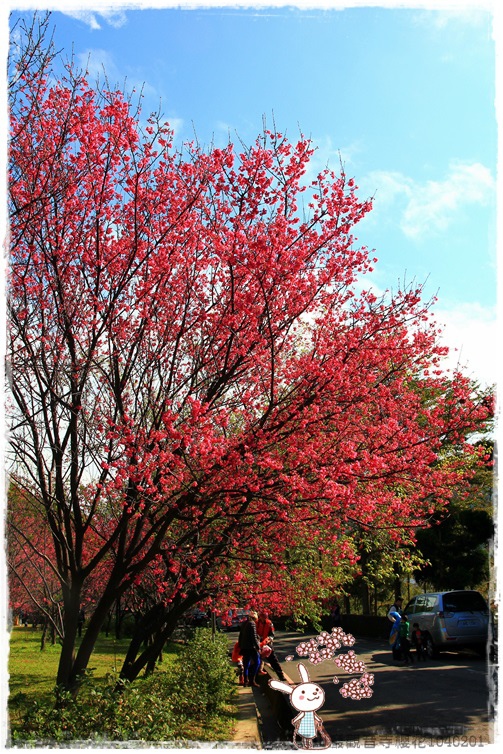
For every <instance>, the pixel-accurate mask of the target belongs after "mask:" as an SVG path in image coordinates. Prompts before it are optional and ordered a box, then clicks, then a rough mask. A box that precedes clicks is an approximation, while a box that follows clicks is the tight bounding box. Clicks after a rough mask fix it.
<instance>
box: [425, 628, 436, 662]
mask: <svg viewBox="0 0 503 754" xmlns="http://www.w3.org/2000/svg"><path fill="white" fill-rule="evenodd" d="M426 654H427V656H428V657H429V658H430V660H434V659H435V658H437V657H438V649H437V648H436V646H435V644H434V642H433V639H432V638H431V636H430V635H429V634H427V636H426Z"/></svg>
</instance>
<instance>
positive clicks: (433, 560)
mask: <svg viewBox="0 0 503 754" xmlns="http://www.w3.org/2000/svg"><path fill="white" fill-rule="evenodd" d="M493 534H494V525H493V521H492V518H491V516H490V515H489V513H488V512H487V511H485V510H471V509H460V508H459V507H456V506H451V509H450V515H449V516H447V517H446V518H444V519H443V520H442V521H440V522H439V523H438V524H437V526H433V527H432V528H430V529H424V530H422V531H419V532H418V533H417V544H418V548H419V549H420V550H421V552H422V554H423V555H424V556H425V557H426V558H428V560H429V564H428V565H425V566H423V567H422V568H421V569H420V570H418V571H417V572H416V574H415V577H416V581H418V582H419V583H422V584H426V585H430V586H431V587H432V588H433V589H465V588H468V589H475V588H477V587H479V586H480V585H481V584H483V583H484V582H487V581H488V579H489V549H488V542H489V540H490V539H491V538H492V537H493Z"/></svg>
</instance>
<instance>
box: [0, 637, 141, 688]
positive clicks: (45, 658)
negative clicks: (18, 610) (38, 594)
mask: <svg viewBox="0 0 503 754" xmlns="http://www.w3.org/2000/svg"><path fill="white" fill-rule="evenodd" d="M40 640H41V632H40V631H39V630H36V631H34V630H33V629H32V628H31V627H29V628H25V627H21V626H16V627H14V628H13V630H12V632H11V636H10V653H9V675H10V679H9V693H10V696H11V697H13V696H15V695H16V694H19V693H22V694H26V695H27V696H28V697H32V698H35V697H39V696H40V695H44V696H45V695H50V694H51V693H52V691H53V689H54V686H55V684H56V674H57V670H58V662H59V653H60V649H61V647H60V645H59V644H58V643H56V644H54V645H53V644H51V643H50V642H49V641H46V644H45V649H44V650H43V651H40ZM128 644H129V640H128V639H122V640H120V641H117V640H116V639H115V638H112V637H111V636H108V637H106V636H105V635H104V634H102V635H101V636H100V638H99V639H98V642H97V644H96V650H95V652H94V653H93V655H92V657H91V662H90V665H89V669H90V670H92V671H93V677H94V678H105V676H106V675H108V674H109V673H115V672H118V671H119V670H120V669H121V666H122V662H123V660H124V657H125V654H126V649H127V647H128Z"/></svg>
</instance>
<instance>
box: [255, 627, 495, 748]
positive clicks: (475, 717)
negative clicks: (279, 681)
mask: <svg viewBox="0 0 503 754" xmlns="http://www.w3.org/2000/svg"><path fill="white" fill-rule="evenodd" d="M304 638H305V637H303V636H302V635H300V634H298V633H293V632H292V633H288V632H277V634H276V641H275V650H276V654H277V656H278V658H279V659H280V661H281V663H282V666H283V668H284V670H285V672H286V674H287V675H288V676H289V677H290V678H291V679H292V680H293V681H295V682H298V681H299V680H300V678H299V674H298V669H297V662H298V661H299V660H301V659H302V658H299V657H298V656H297V655H296V654H295V647H296V646H297V644H298V643H299V642H300V641H302V640H303V639H304ZM307 638H310V635H308V637H307ZM353 649H354V651H355V653H356V654H357V656H358V659H359V660H363V662H364V663H365V665H366V667H367V671H368V672H369V673H373V674H374V678H375V680H374V686H373V689H374V693H373V695H372V697H370V698H369V699H362V700H358V701H357V700H353V699H347V698H344V697H343V696H341V694H340V693H339V689H340V688H341V686H342V684H343V683H344V682H345V681H347V680H350V679H351V678H354V677H355V675H354V674H353V675H348V674H346V673H344V672H343V671H341V669H340V668H338V667H337V666H335V664H334V663H333V661H332V660H326V661H325V662H323V663H321V664H319V665H312V664H311V663H309V662H307V663H306V665H307V667H308V668H309V671H310V675H311V679H312V680H315V681H316V682H318V683H320V685H321V686H322V687H323V689H324V691H325V704H324V705H323V708H322V709H320V711H319V713H320V716H321V717H322V719H323V722H324V725H325V728H326V730H327V732H328V734H329V735H330V737H331V739H332V742H333V743H334V744H337V743H341V744H347V743H348V742H351V741H353V742H356V741H358V742H360V744H359V745H360V746H361V747H365V748H372V746H375V745H380V746H382V745H385V746H386V745H389V746H400V747H404V748H405V747H407V746H414V748H419V747H421V746H422V745H424V746H432V745H434V746H437V747H441V746H447V745H449V744H450V745H451V746H454V747H455V746H459V747H461V748H465V747H474V746H480V745H483V744H487V743H492V742H493V741H494V724H493V718H494V714H493V710H494V697H495V690H494V684H493V683H492V682H491V677H492V676H495V672H494V668H493V667H492V666H489V667H488V663H487V661H486V660H485V659H483V658H480V657H478V656H477V655H475V654H472V653H470V652H464V653H453V652H452V653H451V652H449V653H444V654H442V655H440V658H439V659H438V660H427V661H425V662H422V663H419V664H417V665H414V666H412V667H408V666H402V665H397V664H396V663H394V662H393V660H392V657H391V651H390V649H389V647H388V645H387V644H386V643H385V642H384V641H374V640H369V639H357V642H356V644H355V645H354V647H353ZM340 651H344V652H347V651H348V648H344V649H343V650H340ZM289 655H294V656H295V660H294V661H286V660H285V658H286V657H287V656H289ZM302 661H303V662H306V661H305V659H304V660H302ZM335 671H337V675H338V676H339V679H340V682H339V684H338V685H336V684H334V683H333V678H334V675H335ZM270 672H271V676H272V677H274V673H273V672H272V671H270ZM254 695H255V699H256V702H257V706H258V708H259V710H260V713H261V715H262V718H263V722H264V725H263V735H264V746H265V748H277V746H276V745H278V744H279V741H280V740H281V739H283V740H284V739H285V735H284V733H283V734H282V732H281V730H280V729H279V727H278V726H277V724H275V721H274V720H272V719H271V716H270V713H269V708H270V705H268V703H267V700H266V698H265V696H264V694H263V692H261V691H259V690H258V689H254ZM295 714H296V713H295V711H294V710H293V709H292V718H293V717H294V716H295ZM275 744H276V745H275ZM279 748H284V744H283V745H282V746H279Z"/></svg>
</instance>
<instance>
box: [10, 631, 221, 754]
mask: <svg viewBox="0 0 503 754" xmlns="http://www.w3.org/2000/svg"><path fill="white" fill-rule="evenodd" d="M196 633H197V636H196V637H195V639H196V640H195V641H194V642H193V643H192V644H189V645H187V647H182V648H181V647H180V646H179V645H177V644H174V643H173V644H170V645H168V646H167V648H166V651H165V653H164V658H163V663H162V664H161V666H160V669H159V670H157V671H156V672H155V673H154V674H153V675H151V676H149V677H146V678H144V677H141V678H138V679H137V680H136V681H135V682H134V683H133V684H131V685H130V686H126V688H125V689H124V691H123V693H122V694H120V695H117V694H116V693H115V691H114V689H115V684H116V680H117V676H118V671H119V670H120V668H121V666H122V661H123V659H124V656H125V652H126V649H127V646H128V643H129V642H128V640H127V639H126V640H122V641H117V640H116V639H115V638H113V637H105V636H104V635H103V636H101V637H100V639H99V641H98V643H97V645H96V650H95V652H94V653H93V656H92V658H91V663H90V668H89V671H90V672H89V677H88V678H87V679H86V681H85V683H84V685H83V687H82V690H81V692H80V693H79V696H78V697H77V701H75V702H74V701H71V700H68V704H67V706H66V707H65V708H63V709H60V710H55V709H54V681H55V678H56V672H57V665H58V661H59V652H60V647H59V645H51V644H46V648H45V649H44V650H43V651H41V650H40V638H41V634H40V632H39V631H33V630H32V629H31V628H24V627H23V628H21V627H16V628H14V629H13V631H12V632H11V641H10V655H9V674H10V680H9V692H10V693H9V707H8V709H9V725H10V734H11V742H12V744H13V745H16V746H19V745H22V744H23V743H27V744H31V745H33V744H34V743H42V744H47V743H50V742H61V741H67V742H70V741H87V740H92V741H96V742H99V741H103V742H104V741H107V740H115V741H120V740H122V741H130V740H138V741H140V740H141V741H182V742H183V741H227V740H230V739H231V738H232V733H233V729H234V727H235V722H236V707H235V705H234V704H233V698H232V697H233V686H232V683H231V681H230V679H231V671H230V667H228V661H227V664H226V660H227V658H226V654H225V647H224V643H223V642H217V644H219V646H218V647H216V645H215V644H209V643H208V642H209V641H210V638H209V636H207V635H206V634H204V632H203V633H199V632H196ZM215 650H217V651H216V655H215V656H212V654H211V652H215ZM180 654H181V655H182V657H180V661H179V659H178V657H179V655H180ZM201 658H202V659H201ZM205 658H207V659H208V660H209V664H208V665H207V666H206V671H205V670H204V669H203V667H202V664H203V665H204V661H205ZM218 658H219V662H220V675H221V678H222V682H221V689H223V696H222V694H221V695H220V699H219V702H218V704H214V703H213V704H212V703H211V701H212V700H213V701H214V699H215V688H216V687H215V685H214V684H215V674H214V670H215V659H218ZM210 665H211V667H210ZM201 670H203V672H201ZM227 670H229V673H227ZM212 673H213V679H212V684H213V685H212V687H211V690H210V693H209V694H208V688H209V686H208V682H207V680H206V679H207V678H208V677H209V676H211V674H212ZM183 687H185V693H184V694H181V689H182V688H183ZM198 700H200V702H201V703H198Z"/></svg>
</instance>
